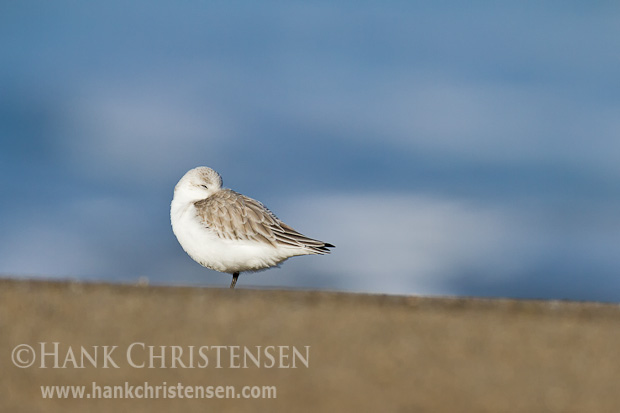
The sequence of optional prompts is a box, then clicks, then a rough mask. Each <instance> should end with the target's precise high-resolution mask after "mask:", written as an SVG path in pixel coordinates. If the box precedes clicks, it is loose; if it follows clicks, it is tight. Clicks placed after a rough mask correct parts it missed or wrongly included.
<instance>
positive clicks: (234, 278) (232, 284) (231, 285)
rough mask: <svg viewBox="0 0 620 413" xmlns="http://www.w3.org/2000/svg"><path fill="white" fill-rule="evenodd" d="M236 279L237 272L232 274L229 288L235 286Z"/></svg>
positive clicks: (237, 276)
mask: <svg viewBox="0 0 620 413" xmlns="http://www.w3.org/2000/svg"><path fill="white" fill-rule="evenodd" d="M237 278H239V271H237V272H236V273H234V274H233V279H232V282H231V283H230V288H235V284H237Z"/></svg>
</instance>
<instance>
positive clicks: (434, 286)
mask: <svg viewBox="0 0 620 413" xmlns="http://www.w3.org/2000/svg"><path fill="white" fill-rule="evenodd" d="M0 50H1V52H2V53H1V54H0V139H1V147H0V185H1V189H2V202H1V204H0V228H1V231H0V273H1V274H3V275H5V276H19V277H45V278H67V277H68V278H78V279H87V280H104V281H113V282H129V283H133V282H136V281H137V280H138V278H139V277H148V279H149V281H150V282H151V283H154V284H172V285H217V286H227V285H228V283H229V282H230V276H228V275H225V274H220V273H217V272H214V271H210V270H207V269H204V268H202V267H200V266H199V265H198V264H196V263H194V262H193V261H192V260H191V259H190V258H189V257H188V256H187V255H186V254H185V253H184V252H183V250H182V249H181V247H180V246H179V245H178V243H177V241H176V239H175V238H174V235H173V234H172V231H171V228H170V223H169V204H170V201H171V198H172V190H173V187H174V185H175V183H176V182H177V181H178V179H179V178H180V177H181V176H182V175H183V174H184V173H185V172H186V171H187V170H189V169H191V168H193V167H195V166H199V165H205V166H210V167H212V168H214V169H216V170H217V171H219V172H220V173H221V174H222V176H223V178H224V184H225V185H226V186H228V187H230V188H232V189H234V190H236V191H239V192H242V193H244V194H246V195H248V196H251V197H254V198H256V199H259V200H260V201H262V202H263V203H265V204H266V205H267V206H268V207H269V208H270V209H271V210H273V211H274V212H275V213H276V214H277V215H278V216H279V217H280V218H281V219H282V220H284V221H285V222H287V223H288V224H290V225H291V226H293V227H294V228H296V229H297V230H299V231H300V232H302V233H304V234H306V235H308V236H311V237H315V238H319V239H322V240H325V241H327V242H331V243H333V244H335V245H336V246H337V248H336V249H335V250H334V252H333V254H331V255H329V256H321V257H317V256H310V257H297V258H293V259H291V260H289V261H287V262H286V263H284V264H283V265H282V267H281V268H280V269H272V270H269V271H266V272H261V273H258V274H250V275H242V276H241V278H240V281H239V284H238V286H240V287H247V286H259V287H267V286H275V287H283V288H316V289H336V290H343V291H356V292H376V293H390V294H433V295H435V294H439V295H475V296H504V297H522V298H559V299H562V298H568V299H580V300H610V301H619V300H620V278H619V277H618V275H619V274H620V214H619V211H620V184H619V182H620V76H619V75H618V74H619V73H620V52H619V51H620V8H618V6H616V3H614V2H588V3H584V2H544V3H542V2H527V1H526V2H518V4H511V3H508V2H496V3H487V2H430V1H429V2H397V1H394V2H371V1H367V2H365V1H362V2H346V1H336V2H312V3H306V2H279V1H264V2H235V1H220V2H218V1H213V2H198V1H195V2H194V1H178V2H157V1H134V2H123V1H114V0H112V1H107V2H81V1H55V2H45V1H40V2H37V1H19V2H7V1H4V2H2V4H1V5H0Z"/></svg>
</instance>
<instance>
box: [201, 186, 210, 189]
mask: <svg viewBox="0 0 620 413" xmlns="http://www.w3.org/2000/svg"><path fill="white" fill-rule="evenodd" d="M200 186H201V187H203V188H204V189H209V187H208V186H206V185H200Z"/></svg>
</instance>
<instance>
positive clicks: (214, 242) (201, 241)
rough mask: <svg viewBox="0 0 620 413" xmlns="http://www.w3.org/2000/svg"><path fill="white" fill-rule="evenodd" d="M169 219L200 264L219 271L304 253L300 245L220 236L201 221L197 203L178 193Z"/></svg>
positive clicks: (261, 266)
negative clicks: (296, 247)
mask: <svg viewBox="0 0 620 413" xmlns="http://www.w3.org/2000/svg"><path fill="white" fill-rule="evenodd" d="M170 220H171V223H172V231H173V232H174V234H175V235H176V237H177V239H178V241H179V243H180V244H181V246H182V247H183V249H184V250H185V252H187V253H188V254H189V256H190V257H192V258H193V259H194V261H196V262H198V263H199V264H200V265H202V266H205V267H207V268H211V269H213V270H216V271H221V272H227V273H234V272H237V271H239V272H243V271H258V270H262V269H265V268H269V267H273V266H275V265H277V264H279V263H281V262H282V261H284V260H286V259H287V258H290V257H292V256H294V255H300V253H302V254H303V252H301V251H300V250H299V249H291V248H282V247H274V246H272V245H268V244H265V243H260V242H255V241H250V240H228V239H222V238H219V237H218V236H217V234H216V233H215V232H213V231H211V230H209V229H208V228H207V227H205V226H204V225H203V224H202V223H201V222H200V220H199V218H198V214H197V212H196V208H195V206H194V203H193V202H187V201H184V200H183V199H182V196H179V197H177V196H176V194H175V198H174V199H173V200H172V204H171V208H170Z"/></svg>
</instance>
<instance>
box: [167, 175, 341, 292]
mask: <svg viewBox="0 0 620 413" xmlns="http://www.w3.org/2000/svg"><path fill="white" fill-rule="evenodd" d="M170 221H171V223H172V231H173V232H174V235H175V236H176V237H177V240H178V241H179V244H181V247H183V249H184V250H185V252H187V254H188V255H189V256H190V257H191V258H192V259H193V260H194V261H196V262H197V263H199V264H200V265H202V266H203V267H207V268H210V269H212V270H216V271H220V272H225V273H229V274H232V276H233V278H232V282H231V283H230V288H235V285H236V284H237V278H239V273H241V272H245V271H260V270H263V269H266V268H270V267H274V266H277V265H278V264H280V263H281V262H283V261H285V260H287V259H289V258H290V257H294V256H297V255H309V254H329V252H330V251H329V248H333V247H334V246H333V245H332V244H328V243H326V242H323V241H318V240H315V239H312V238H308V237H306V236H305V235H302V234H300V233H299V232H297V231H295V230H294V229H293V228H291V227H290V226H288V225H286V224H285V223H284V222H282V221H280V220H279V219H278V217H276V216H275V214H274V213H273V212H271V211H270V210H269V209H267V208H266V207H265V206H264V205H263V204H262V203H260V202H259V201H257V200H255V199H252V198H249V197H247V196H245V195H241V194H239V193H237V192H235V191H233V190H231V189H228V188H223V187H222V177H221V176H220V174H218V173H217V172H215V171H214V170H213V169H211V168H207V167H204V166H201V167H198V168H194V169H191V170H190V171H188V172H187V173H186V174H185V175H184V176H183V177H182V178H181V180H180V181H179V182H178V183H177V184H176V186H175V187H174V196H173V198H172V203H171V205H170Z"/></svg>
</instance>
